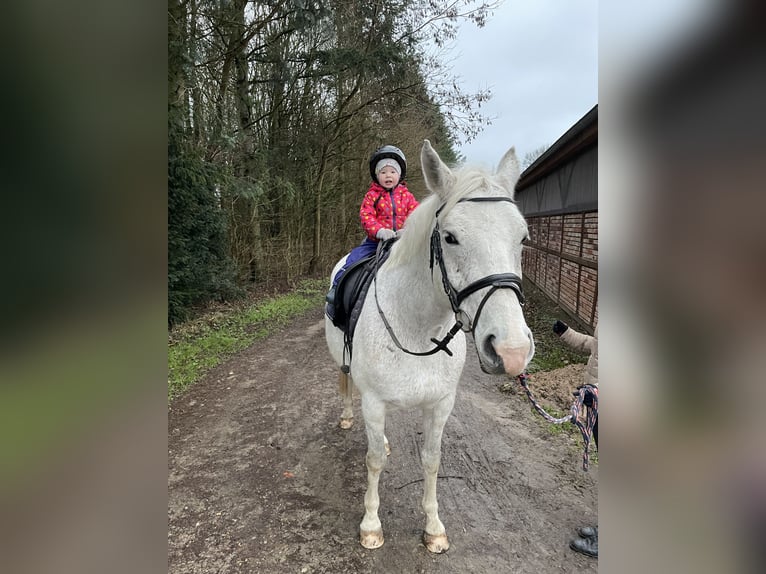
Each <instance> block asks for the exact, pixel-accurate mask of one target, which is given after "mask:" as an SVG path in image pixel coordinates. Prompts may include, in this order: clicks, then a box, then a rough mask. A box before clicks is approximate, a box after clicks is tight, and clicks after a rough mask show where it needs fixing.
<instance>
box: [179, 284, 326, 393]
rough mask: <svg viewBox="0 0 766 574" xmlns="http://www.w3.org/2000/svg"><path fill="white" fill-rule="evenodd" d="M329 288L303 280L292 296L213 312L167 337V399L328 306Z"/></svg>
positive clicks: (290, 293)
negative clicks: (295, 321) (300, 317)
mask: <svg viewBox="0 0 766 574" xmlns="http://www.w3.org/2000/svg"><path fill="white" fill-rule="evenodd" d="M326 291H327V282H326V281H325V280H324V279H305V280H303V281H301V282H300V283H299V284H298V285H297V287H296V288H295V289H293V290H292V291H291V292H289V293H285V294H282V295H276V296H273V297H270V298H267V299H263V300H260V301H255V302H253V301H250V302H247V303H241V304H239V305H236V306H227V307H224V308H219V309H212V310H211V311H210V312H208V313H205V314H204V315H203V316H201V317H199V318H197V319H195V320H193V321H189V322H187V323H184V324H182V325H179V326H178V327H176V328H174V329H173V330H172V331H171V332H170V333H169V336H168V399H173V398H174V397H177V396H178V395H180V394H181V393H183V392H184V391H185V390H186V389H187V388H189V386H191V385H193V384H194V383H196V382H197V381H198V380H200V379H201V378H202V377H203V376H204V375H205V373H207V372H208V371H209V370H210V369H212V368H213V367H215V366H217V365H219V364H220V363H221V362H223V361H224V360H225V359H226V358H228V357H230V356H232V355H233V354H235V353H237V352H239V351H241V350H242V349H245V348H247V347H249V346H250V345H251V344H252V343H253V342H255V341H256V340H258V339H263V338H265V337H267V336H269V335H270V334H271V333H273V332H274V331H275V330H276V329H278V328H280V327H283V326H284V325H286V324H287V323H288V322H289V321H290V320H291V319H293V318H294V317H296V316H298V315H301V314H302V313H304V312H306V311H308V310H309V309H313V308H316V307H317V306H319V305H321V304H322V302H323V301H324V295H325V292H326Z"/></svg>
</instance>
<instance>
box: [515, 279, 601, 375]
mask: <svg viewBox="0 0 766 574" xmlns="http://www.w3.org/2000/svg"><path fill="white" fill-rule="evenodd" d="M524 296H525V297H526V300H527V302H526V305H525V306H524V318H525V319H526V322H527V326H529V328H530V329H531V330H532V334H533V336H534V338H535V356H534V357H533V358H532V360H531V361H530V363H529V365H528V366H527V372H528V373H537V372H539V371H553V370H555V369H560V368H562V367H565V366H567V365H571V364H578V363H581V364H585V363H586V362H587V361H588V356H587V355H584V354H582V353H578V352H577V351H575V350H573V349H571V348H570V347H569V346H567V345H566V344H565V343H563V342H562V341H561V339H560V338H559V336H558V335H557V334H556V333H554V332H553V323H555V322H556V319H560V320H561V321H564V322H565V323H567V324H570V322H569V321H568V320H567V316H566V314H565V313H564V312H563V311H562V310H561V308H560V307H559V306H558V305H556V303H554V302H553V301H551V300H550V299H549V298H548V297H546V296H545V295H544V294H543V293H542V291H540V289H538V288H537V287H535V286H534V285H532V284H531V283H530V282H529V281H524ZM572 326H573V327H574V328H576V329H577V330H578V331H579V330H580V329H579V328H578V327H577V326H576V325H572Z"/></svg>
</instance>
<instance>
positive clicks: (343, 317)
mask: <svg viewBox="0 0 766 574" xmlns="http://www.w3.org/2000/svg"><path fill="white" fill-rule="evenodd" d="M393 244H394V241H386V242H384V243H383V245H381V247H380V250H379V252H378V253H377V254H375V253H374V254H372V255H370V256H369V257H365V258H364V259H360V260H359V261H357V262H356V263H354V264H353V265H351V267H349V268H348V269H346V271H345V273H343V276H342V277H341V278H340V281H339V282H338V285H337V287H336V288H335V316H334V317H331V319H332V324H333V325H335V326H336V327H338V328H339V329H340V330H341V331H343V334H344V340H345V342H346V346H347V347H348V350H349V354H350V352H351V341H352V340H353V338H354V330H355V329H356V322H357V321H358V319H359V315H360V314H361V312H362V306H363V305H364V300H365V298H366V297H367V292H368V290H369V288H370V284H371V283H372V280H373V278H374V276H375V265H376V263H375V259H376V257H377V258H378V263H377V264H378V265H382V264H383V262H384V261H385V260H386V259H388V256H389V255H390V253H391V246H392V245H393Z"/></svg>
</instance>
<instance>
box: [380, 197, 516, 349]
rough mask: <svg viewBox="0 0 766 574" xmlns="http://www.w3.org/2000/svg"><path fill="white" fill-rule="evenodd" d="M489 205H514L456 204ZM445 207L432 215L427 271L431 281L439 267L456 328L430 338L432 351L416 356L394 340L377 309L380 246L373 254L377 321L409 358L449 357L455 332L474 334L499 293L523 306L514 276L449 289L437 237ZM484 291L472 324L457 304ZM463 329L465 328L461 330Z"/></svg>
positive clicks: (495, 276)
mask: <svg viewBox="0 0 766 574" xmlns="http://www.w3.org/2000/svg"><path fill="white" fill-rule="evenodd" d="M489 201H507V202H509V203H515V202H514V201H513V200H512V199H511V198H509V197H470V198H464V199H460V200H458V202H457V203H463V202H489ZM444 206H445V204H442V205H441V206H440V207H439V209H437V210H436V213H435V214H434V218H435V219H436V225H434V230H433V232H432V233H431V254H430V258H429V267H430V269H431V279H433V272H434V261H435V262H436V263H437V264H438V265H439V270H440V271H441V275H442V286H443V287H444V292H445V293H446V294H447V298H448V299H449V302H450V306H451V307H452V312H453V313H454V314H455V324H454V325H453V326H452V328H451V329H450V330H449V331H448V332H447V334H446V335H445V336H444V337H443V338H442V339H441V340H439V339H436V338H435V337H432V338H431V342H432V343H434V345H435V346H434V347H433V348H432V349H430V350H429V351H423V352H415V351H410V350H409V349H406V348H405V347H404V346H403V345H402V344H401V343H400V342H399V339H397V338H396V335H395V334H394V330H393V329H392V328H391V325H390V324H389V322H388V320H387V319H386V316H385V314H384V313H383V309H381V308H380V303H379V302H378V283H377V277H378V259H379V253H380V245H381V244H382V243H381V244H379V245H378V251H377V252H376V254H375V271H374V275H373V280H372V281H373V287H374V289H373V291H374V294H375V305H376V306H377V307H378V314H379V315H380V318H381V319H382V320H383V325H385V327H386V331H388V334H389V336H390V337H391V340H392V341H393V342H394V344H395V345H396V346H397V347H398V348H399V350H401V351H403V352H405V353H407V354H408V355H415V356H418V357H425V356H428V355H433V354H434V353H438V352H439V351H444V352H445V353H447V355H449V356H450V357H451V356H452V351H450V350H449V348H448V347H447V345H449V343H450V341H452V339H453V338H454V337H455V335H456V334H457V332H458V331H460V330H461V329H462V330H463V331H464V332H466V333H473V332H474V330H475V328H476V325H477V324H478V322H479V316H480V315H481V312H482V310H483V309H484V305H485V304H486V302H487V300H488V299H489V298H490V296H491V295H492V294H493V293H494V292H495V291H497V290H498V289H503V288H506V289H513V291H514V293H516V297H518V299H519V303H520V304H521V305H524V293H523V291H522V288H521V277H519V276H518V275H516V274H515V273H495V274H493V275H487V276H486V277H482V278H481V279H478V280H476V281H474V282H473V283H470V284H469V285H468V286H467V287H464V288H463V289H461V290H460V291H458V290H457V289H455V287H454V286H453V285H452V283H451V282H450V280H449V277H448V276H447V268H446V266H445V264H444V256H443V253H442V244H441V236H440V234H439V219H438V217H439V213H441V211H442V209H444ZM485 287H492V288H491V289H490V290H489V291H488V292H487V294H486V295H484V298H483V299H482V300H481V303H479V307H478V309H477V310H476V317H474V319H473V320H471V318H470V317H469V315H468V313H466V312H465V311H463V310H462V309H461V308H460V304H461V303H462V302H463V301H464V300H465V299H466V298H467V297H468V296H469V295H471V294H473V293H475V292H476V291H479V290H480V289H484V288H485ZM464 326H465V327H466V328H464Z"/></svg>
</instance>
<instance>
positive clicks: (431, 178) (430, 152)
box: [420, 140, 455, 200]
mask: <svg viewBox="0 0 766 574" xmlns="http://www.w3.org/2000/svg"><path fill="white" fill-rule="evenodd" d="M420 166H421V168H422V170H423V178H424V179H425V181H426V187H427V188H428V189H429V190H431V191H432V192H433V193H436V194H437V195H439V197H441V198H442V200H445V199H447V195H448V194H449V190H450V189H452V186H453V184H454V182H455V176H454V175H452V171H450V168H448V167H447V166H446V165H445V164H444V162H443V161H442V160H441V158H440V157H439V154H438V153H436V150H434V148H432V147H431V142H430V141H428V140H423V147H422V149H421V150H420Z"/></svg>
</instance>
